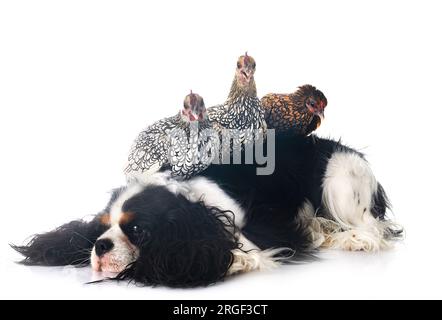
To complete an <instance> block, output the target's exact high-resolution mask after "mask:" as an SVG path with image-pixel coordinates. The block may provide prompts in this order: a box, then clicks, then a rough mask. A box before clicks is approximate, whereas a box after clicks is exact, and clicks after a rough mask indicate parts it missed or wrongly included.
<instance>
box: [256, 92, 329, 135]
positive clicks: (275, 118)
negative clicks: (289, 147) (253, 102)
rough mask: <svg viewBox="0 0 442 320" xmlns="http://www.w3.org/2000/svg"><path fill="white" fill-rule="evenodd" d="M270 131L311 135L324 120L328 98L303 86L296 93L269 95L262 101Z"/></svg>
mask: <svg viewBox="0 0 442 320" xmlns="http://www.w3.org/2000/svg"><path fill="white" fill-rule="evenodd" d="M261 103H262V106H263V108H264V110H265V119H266V122H267V126H268V128H269V129H275V130H277V132H293V133H296V134H300V135H309V134H310V133H312V132H313V131H315V130H316V129H317V128H318V127H319V126H320V125H321V121H322V120H323V119H324V109H325V107H326V106H327V98H326V97H325V96H324V94H323V93H322V92H321V91H319V90H318V89H316V88H315V87H314V86H311V85H308V84H307V85H303V86H301V87H299V88H298V89H297V90H296V91H295V92H294V93H290V94H274V93H271V94H268V95H266V96H264V97H263V98H262V99H261Z"/></svg>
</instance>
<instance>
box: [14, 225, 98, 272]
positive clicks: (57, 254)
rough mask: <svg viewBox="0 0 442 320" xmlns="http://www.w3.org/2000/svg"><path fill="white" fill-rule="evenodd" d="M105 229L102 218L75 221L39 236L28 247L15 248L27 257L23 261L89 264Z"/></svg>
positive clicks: (58, 264) (62, 264)
mask: <svg viewBox="0 0 442 320" xmlns="http://www.w3.org/2000/svg"><path fill="white" fill-rule="evenodd" d="M105 230H106V227H105V226H103V225H102V224H101V223H100V222H99V219H98V218H95V219H94V220H93V221H91V222H85V221H82V220H78V221H72V222H69V223H66V224H64V225H62V226H61V227H58V228H57V229H55V230H53V231H50V232H47V233H42V234H37V235H35V236H34V237H33V238H32V239H31V240H30V241H29V242H28V243H27V244H26V245H24V246H16V245H11V247H12V248H13V249H15V250H16V251H18V252H19V253H21V254H22V255H23V256H25V259H24V260H23V261H21V263H22V264H26V265H42V266H64V265H78V266H86V265H88V264H89V262H90V254H91V249H92V247H93V246H94V243H95V241H96V240H97V238H98V237H99V236H100V235H101V234H103V232H104V231H105Z"/></svg>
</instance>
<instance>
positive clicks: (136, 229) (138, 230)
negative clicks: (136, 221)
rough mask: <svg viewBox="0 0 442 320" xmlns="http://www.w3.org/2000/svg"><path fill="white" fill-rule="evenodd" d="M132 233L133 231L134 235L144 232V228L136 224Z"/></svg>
mask: <svg viewBox="0 0 442 320" xmlns="http://www.w3.org/2000/svg"><path fill="white" fill-rule="evenodd" d="M132 233H133V234H134V235H139V234H141V233H143V230H142V229H141V228H140V227H139V226H137V225H134V226H133V227H132Z"/></svg>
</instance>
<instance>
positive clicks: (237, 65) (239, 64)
mask: <svg viewBox="0 0 442 320" xmlns="http://www.w3.org/2000/svg"><path fill="white" fill-rule="evenodd" d="M236 67H237V68H238V69H241V63H240V62H239V61H238V63H237V64H236Z"/></svg>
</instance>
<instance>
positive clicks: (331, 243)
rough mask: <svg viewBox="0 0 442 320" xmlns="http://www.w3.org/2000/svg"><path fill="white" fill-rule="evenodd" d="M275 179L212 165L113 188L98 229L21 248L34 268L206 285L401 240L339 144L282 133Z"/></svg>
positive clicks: (91, 226) (361, 167)
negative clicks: (87, 269) (324, 253)
mask: <svg viewBox="0 0 442 320" xmlns="http://www.w3.org/2000/svg"><path fill="white" fill-rule="evenodd" d="M275 142H276V151H275V171H274V173H273V174H271V175H261V176H260V175H256V167H257V165H256V164H252V165H212V166H210V167H209V168H208V169H206V170H205V171H204V172H202V173H201V174H200V175H199V176H196V177H193V178H191V179H189V180H177V179H174V178H172V177H171V175H170V172H168V171H163V172H157V173H155V174H152V175H150V176H147V177H139V178H137V179H134V180H133V181H131V182H130V183H128V185H127V186H124V187H121V188H118V189H115V190H113V192H112V196H111V199H110V201H109V203H108V204H107V205H106V207H105V209H104V210H102V211H100V212H99V213H98V214H97V215H95V216H94V218H93V219H92V220H91V221H84V220H78V221H72V222H70V223H67V224H65V225H62V226H61V227H59V228H57V229H55V230H53V231H51V232H48V233H43V234H38V235H36V236H34V237H33V238H32V239H31V240H30V241H29V243H27V244H26V245H24V246H13V248H14V249H15V250H16V251H18V252H19V253H21V254H22V255H23V256H24V257H25V258H24V260H23V261H22V263H24V264H26V265H44V266H60V265H78V266H87V265H91V266H92V268H93V269H94V270H95V271H102V272H111V273H113V274H114V276H113V277H111V279H113V280H131V281H135V282H137V283H140V284H143V285H150V286H157V285H163V286H169V287H180V288H183V287H197V286H207V285H210V284H213V283H216V282H218V281H221V280H223V279H225V278H226V277H228V276H231V275H234V274H239V273H245V272H250V271H256V270H257V271H260V270H269V269H274V268H277V267H278V266H280V265H281V264H284V263H292V262H296V261H301V260H306V259H311V258H312V257H315V254H316V252H317V251H318V250H320V249H322V248H332V249H342V250H349V251H367V252H375V251H380V250H384V249H387V248H389V247H391V246H392V245H393V244H394V241H395V240H398V239H400V238H401V236H402V234H403V230H402V228H401V227H400V226H398V225H397V224H396V223H394V222H393V221H391V220H390V219H388V217H387V211H388V209H389V208H390V204H389V200H388V198H387V195H386V193H385V191H384V189H383V187H382V186H381V184H380V183H379V182H378V181H377V179H376V178H375V176H374V174H373V173H372V171H371V169H370V166H369V164H368V162H367V161H366V160H365V158H364V156H363V155H362V154H361V153H359V152H358V151H356V150H354V149H352V148H350V147H347V146H344V145H343V144H342V143H341V142H339V141H334V140H331V139H324V138H319V137H317V136H315V135H310V136H307V137H302V136H296V135H284V134H282V135H277V136H276V141H275Z"/></svg>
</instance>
